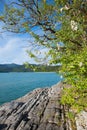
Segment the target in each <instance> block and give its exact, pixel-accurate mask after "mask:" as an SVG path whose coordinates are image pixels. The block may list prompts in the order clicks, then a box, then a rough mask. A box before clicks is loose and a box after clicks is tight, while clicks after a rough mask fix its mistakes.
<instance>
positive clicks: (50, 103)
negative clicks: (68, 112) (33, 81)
mask: <svg viewBox="0 0 87 130" xmlns="http://www.w3.org/2000/svg"><path fill="white" fill-rule="evenodd" d="M61 88H62V83H59V84H57V85H54V86H53V87H51V88H41V89H40V88H38V89H36V90H34V91H32V92H30V93H28V94H27V95H25V96H24V97H21V98H19V99H17V100H14V101H12V102H10V103H6V104H4V105H2V106H0V130H64V127H65V126H64V123H63V112H62V106H61V105H60V103H59V101H60V91H61Z"/></svg>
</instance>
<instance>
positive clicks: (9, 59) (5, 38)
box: [0, 0, 35, 64]
mask: <svg viewBox="0 0 87 130" xmlns="http://www.w3.org/2000/svg"><path fill="white" fill-rule="evenodd" d="M6 1H7V0H0V13H2V11H3V7H4V3H5V2H6ZM2 26H3V24H2V23H0V64H8V63H16V64H23V63H24V62H29V63H35V61H34V60H33V59H31V58H30V57H29V56H28V54H27V53H26V50H27V49H29V48H30V47H29V42H30V41H31V38H30V36H29V35H26V34H25V35H24V34H19V35H17V34H11V33H9V32H4V33H2V32H3V30H2Z"/></svg>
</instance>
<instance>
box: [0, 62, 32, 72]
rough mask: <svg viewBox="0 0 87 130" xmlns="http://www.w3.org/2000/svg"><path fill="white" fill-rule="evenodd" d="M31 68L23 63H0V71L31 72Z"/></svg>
mask: <svg viewBox="0 0 87 130" xmlns="http://www.w3.org/2000/svg"><path fill="white" fill-rule="evenodd" d="M32 71H33V70H32V69H31V68H25V66H24V65H18V64H14V63H12V64H0V72H32Z"/></svg>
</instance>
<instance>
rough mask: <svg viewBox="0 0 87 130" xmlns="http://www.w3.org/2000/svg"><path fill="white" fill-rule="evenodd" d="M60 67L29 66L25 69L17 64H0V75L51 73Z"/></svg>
mask: <svg viewBox="0 0 87 130" xmlns="http://www.w3.org/2000/svg"><path fill="white" fill-rule="evenodd" d="M59 68H60V66H47V65H35V64H29V65H28V67H27V68H26V67H25V65H18V64H14V63H12V64H0V73H4V72H34V71H35V72H53V71H58V70H59Z"/></svg>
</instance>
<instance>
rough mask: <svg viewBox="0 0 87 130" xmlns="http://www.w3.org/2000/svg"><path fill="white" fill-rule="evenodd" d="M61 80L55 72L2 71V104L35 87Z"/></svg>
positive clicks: (0, 96)
mask: <svg viewBox="0 0 87 130" xmlns="http://www.w3.org/2000/svg"><path fill="white" fill-rule="evenodd" d="M60 80H61V78H60V76H59V75H58V74H56V73H53V72H50V73H49V72H35V73H34V72H33V73H32V72H26V73H24V72H23V73H22V72H21V73H0V105H1V104H3V103H5V102H9V101H11V100H15V99H17V98H19V97H21V96H23V95H25V94H26V93H28V92H30V91H32V90H33V89H35V88H43V87H50V86H52V85H54V84H56V83H57V82H59V81H60Z"/></svg>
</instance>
